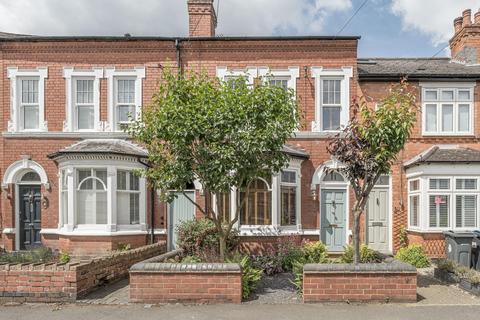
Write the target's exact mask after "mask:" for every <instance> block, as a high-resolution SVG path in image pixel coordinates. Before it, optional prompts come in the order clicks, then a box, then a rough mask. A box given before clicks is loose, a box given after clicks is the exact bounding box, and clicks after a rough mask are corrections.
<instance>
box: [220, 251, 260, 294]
mask: <svg viewBox="0 0 480 320" xmlns="http://www.w3.org/2000/svg"><path fill="white" fill-rule="evenodd" d="M228 261H229V262H233V263H238V264H240V267H241V268H242V298H243V299H248V298H249V297H250V295H251V294H252V292H253V291H254V290H255V288H256V287H257V283H258V281H260V279H262V274H263V271H262V270H261V269H257V268H255V267H254V266H253V265H252V262H251V260H250V257H249V256H240V255H236V256H233V257H232V258H230V259H228Z"/></svg>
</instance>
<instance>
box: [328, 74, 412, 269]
mask: <svg viewBox="0 0 480 320" xmlns="http://www.w3.org/2000/svg"><path fill="white" fill-rule="evenodd" d="M379 102H380V103H379V104H378V105H379V107H378V108H376V109H374V108H372V107H371V106H369V105H368V104H367V102H366V101H365V99H360V100H357V101H354V102H353V104H352V107H351V109H352V111H353V117H352V118H351V120H350V122H349V124H348V125H347V127H346V128H345V129H344V130H343V132H342V133H341V134H339V135H338V136H337V137H336V138H335V139H334V140H333V141H332V142H331V143H330V145H329V146H328V152H329V153H330V154H331V155H332V157H334V158H335V159H337V160H338V161H339V162H340V163H342V167H341V168H340V169H339V170H340V171H341V173H342V174H343V175H344V176H345V177H346V178H347V179H348V181H349V182H350V185H351V186H352V189H353V191H354V194H355V203H354V204H353V209H352V211H353V228H352V237H353V250H354V254H353V261H354V262H355V263H358V262H359V260H360V217H361V215H362V213H363V212H364V210H365V206H366V204H367V201H368V197H369V195H370V192H371V190H372V188H373V187H374V186H375V184H376V182H377V180H378V178H379V177H380V175H382V174H388V173H389V172H390V168H391V166H392V165H393V164H394V163H395V161H396V160H397V155H398V154H399V152H400V151H401V150H402V149H403V148H404V146H405V143H406V142H407V140H408V138H409V137H410V134H411V131H412V129H413V127H414V125H415V123H416V119H417V118H416V112H417V105H416V97H415V90H413V89H412V88H410V87H409V85H408V84H407V82H406V81H402V82H401V83H400V84H398V85H395V86H393V87H392V88H391V90H390V92H389V93H388V94H387V96H386V97H385V98H384V99H383V100H381V101H379Z"/></svg>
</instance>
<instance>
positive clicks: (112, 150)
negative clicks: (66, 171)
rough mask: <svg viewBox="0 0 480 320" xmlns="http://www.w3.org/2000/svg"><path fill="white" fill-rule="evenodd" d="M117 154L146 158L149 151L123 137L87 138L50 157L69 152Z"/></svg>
mask: <svg viewBox="0 0 480 320" xmlns="http://www.w3.org/2000/svg"><path fill="white" fill-rule="evenodd" d="M105 153H107V154H116V155H126V156H133V157H137V158H146V157H147V151H146V150H145V149H143V148H142V147H140V146H139V145H136V144H134V143H132V142H130V141H127V140H122V139H86V140H82V141H80V142H77V143H74V144H72V145H70V146H68V147H65V148H63V149H61V150H59V151H57V152H54V153H52V154H50V155H48V157H49V158H50V159H58V158H60V157H62V156H64V155H67V154H105Z"/></svg>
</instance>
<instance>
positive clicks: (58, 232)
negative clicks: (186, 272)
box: [40, 228, 148, 237]
mask: <svg viewBox="0 0 480 320" xmlns="http://www.w3.org/2000/svg"><path fill="white" fill-rule="evenodd" d="M147 233H148V232H147V231H144V230H140V228H138V229H137V230H119V231H105V230H88V229H84V230H78V229H74V230H73V231H68V230H65V229H42V230H40V234H56V235H61V236H94V237H108V236H112V237H113V236H130V235H146V234H147Z"/></svg>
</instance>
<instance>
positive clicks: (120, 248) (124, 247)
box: [117, 243, 132, 252]
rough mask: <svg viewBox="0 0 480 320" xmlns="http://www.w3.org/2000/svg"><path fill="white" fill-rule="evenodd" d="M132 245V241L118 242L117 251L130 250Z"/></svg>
mask: <svg viewBox="0 0 480 320" xmlns="http://www.w3.org/2000/svg"><path fill="white" fill-rule="evenodd" d="M131 248H132V247H131V245H130V243H119V244H117V251H121V252H123V251H128V250H130V249H131Z"/></svg>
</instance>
